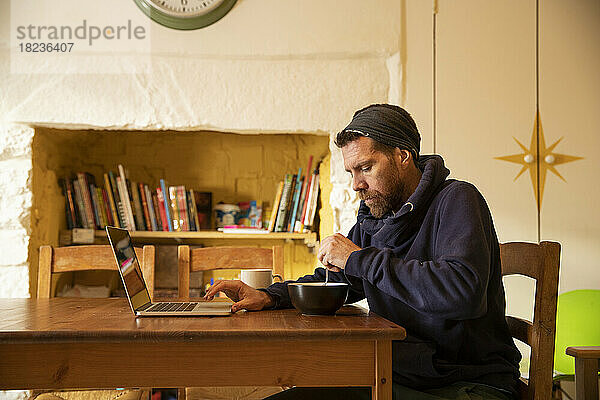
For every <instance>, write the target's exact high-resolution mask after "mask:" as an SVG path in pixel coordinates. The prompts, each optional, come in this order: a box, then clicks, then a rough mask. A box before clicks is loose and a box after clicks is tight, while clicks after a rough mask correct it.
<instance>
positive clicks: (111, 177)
mask: <svg viewBox="0 0 600 400" xmlns="http://www.w3.org/2000/svg"><path fill="white" fill-rule="evenodd" d="M108 179H109V181H110V187H111V189H112V193H113V198H114V200H115V210H116V211H117V218H118V221H119V225H120V227H121V228H126V227H127V220H126V218H125V214H124V209H123V204H122V202H121V198H120V196H119V188H118V186H117V179H116V178H115V174H114V173H113V172H112V171H108Z"/></svg>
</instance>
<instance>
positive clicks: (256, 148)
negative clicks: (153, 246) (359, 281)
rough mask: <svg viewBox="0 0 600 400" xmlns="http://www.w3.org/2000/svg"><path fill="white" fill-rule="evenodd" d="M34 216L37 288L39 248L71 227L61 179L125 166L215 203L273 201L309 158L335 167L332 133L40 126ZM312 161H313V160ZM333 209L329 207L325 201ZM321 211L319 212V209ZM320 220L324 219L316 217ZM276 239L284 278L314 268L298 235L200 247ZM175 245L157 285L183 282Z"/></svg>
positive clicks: (141, 178)
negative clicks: (284, 182)
mask: <svg viewBox="0 0 600 400" xmlns="http://www.w3.org/2000/svg"><path fill="white" fill-rule="evenodd" d="M32 146H33V174H32V177H31V179H32V182H31V187H32V192H33V199H32V205H33V207H32V210H33V213H32V221H31V239H30V244H29V261H30V262H29V264H30V288H31V292H32V295H33V294H34V293H35V290H36V287H37V264H38V255H37V254H38V248H39V246H41V245H44V244H50V245H53V246H57V245H59V233H60V232H61V231H64V230H65V229H66V228H67V226H66V217H65V206H64V197H63V195H62V193H61V189H60V187H59V184H58V179H59V178H67V177H72V176H73V175H74V174H75V173H76V172H82V171H85V172H90V173H91V174H92V175H94V176H95V178H96V182H97V183H98V184H99V185H100V184H101V182H102V176H103V174H104V173H105V172H107V171H109V170H112V171H117V165H118V164H122V165H123V166H124V167H125V168H126V169H127V170H128V172H129V178H130V179H132V180H134V181H137V182H144V183H146V184H148V185H149V186H150V187H156V186H158V182H159V179H161V178H163V179H165V180H166V181H167V182H168V183H169V184H172V185H185V186H186V188H193V189H195V190H199V191H209V192H212V196H213V205H214V204H216V203H218V202H220V201H223V202H225V203H235V202H239V201H249V200H258V201H261V202H266V203H269V204H271V203H272V202H273V198H274V196H275V191H276V188H277V184H278V182H279V181H280V180H282V179H283V176H284V174H286V173H296V172H297V171H298V168H299V167H301V168H302V169H303V173H304V170H305V168H306V164H307V162H308V158H309V157H310V156H311V155H313V156H314V159H315V160H323V163H322V164H321V168H322V169H326V170H327V171H328V169H329V159H330V157H329V137H328V136H325V135H313V134H236V133H223V132H209V131H199V132H196V131H194V132H191V131H190V132H188V131H117V130H68V129H54V128H45V127H36V128H35V134H34V138H33V144H32ZM313 165H314V164H313ZM328 187H329V186H328V184H327V183H326V182H322V183H321V190H322V196H328V193H327V192H328V191H329V189H328ZM327 207H328V206H327ZM317 215H318V213H317ZM317 218H318V217H317ZM240 244H244V245H259V244H261V245H268V246H271V245H274V244H283V245H284V251H285V274H286V277H289V278H295V277H298V276H301V275H304V274H306V273H310V272H312V270H313V269H314V267H315V265H316V261H317V260H316V256H315V254H314V253H313V252H312V251H311V249H310V248H308V247H306V246H305V245H304V243H303V242H302V241H298V240H285V241H283V240H273V239H268V240H264V241H260V242H259V241H256V240H254V241H248V240H243V239H242V240H241V241H240V240H233V239H228V240H222V239H206V240H202V245H206V246H217V245H230V246H232V245H240ZM176 257H177V253H176V246H174V245H165V246H162V245H161V246H159V247H158V248H157V260H156V261H157V265H156V273H155V286H156V287H157V288H169V289H173V288H176V286H177V263H176ZM236 274H237V271H222V272H219V273H218V276H217V275H214V276H213V274H211V273H207V274H205V275H204V277H202V276H198V277H196V279H195V280H194V279H193V277H192V282H193V285H194V286H196V287H197V288H199V287H202V286H203V285H204V284H205V283H206V282H207V281H209V280H210V278H211V277H214V278H227V279H228V278H235V277H236ZM74 283H81V284H87V285H108V286H109V287H111V288H113V289H114V288H116V287H117V286H118V277H117V275H116V273H110V272H103V271H100V272H94V273H90V272H86V273H77V274H63V275H62V276H59V277H58V279H56V280H55V281H54V282H53V290H56V288H57V287H58V289H60V288H61V287H63V286H64V285H65V284H71V285H72V284H74Z"/></svg>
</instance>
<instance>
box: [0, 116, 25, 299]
mask: <svg viewBox="0 0 600 400" xmlns="http://www.w3.org/2000/svg"><path fill="white" fill-rule="evenodd" d="M32 139H33V129H31V128H29V127H26V126H23V125H9V124H0V297H29V269H28V264H27V248H28V245H29V234H30V232H29V227H30V210H31V198H32V196H31V172H32V165H31V140H32Z"/></svg>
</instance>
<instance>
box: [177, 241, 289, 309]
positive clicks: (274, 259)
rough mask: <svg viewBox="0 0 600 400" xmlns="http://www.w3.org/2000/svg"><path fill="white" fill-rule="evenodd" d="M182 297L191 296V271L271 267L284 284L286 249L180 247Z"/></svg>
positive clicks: (179, 289)
mask: <svg viewBox="0 0 600 400" xmlns="http://www.w3.org/2000/svg"><path fill="white" fill-rule="evenodd" d="M177 259H178V264H179V286H178V292H179V297H180V298H182V299H187V298H189V297H190V272H196V271H210V270H216V269H256V268H271V269H272V270H273V276H274V277H275V278H277V279H279V280H280V281H283V246H273V247H272V248H259V247H201V248H196V249H193V250H190V247H189V246H179V247H178V248H177Z"/></svg>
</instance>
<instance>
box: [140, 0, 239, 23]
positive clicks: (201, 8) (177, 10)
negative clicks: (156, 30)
mask: <svg viewBox="0 0 600 400" xmlns="http://www.w3.org/2000/svg"><path fill="white" fill-rule="evenodd" d="M133 1H134V2H135V3H136V4H137V6H138V7H139V8H140V9H141V10H142V11H143V12H144V14H146V15H147V16H148V17H150V18H152V20H154V21H156V22H158V23H159V24H161V25H164V26H166V27H169V28H173V29H181V30H189V29H198V28H204V27H205V26H208V25H210V24H214V23H215V22H217V21H218V20H220V19H221V18H223V17H224V16H225V15H226V14H227V13H228V12H229V11H230V10H231V9H232V8H233V6H234V5H235V3H236V1H237V0H133Z"/></svg>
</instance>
